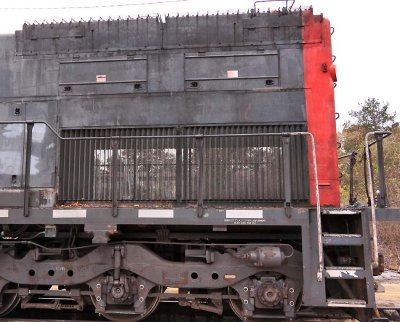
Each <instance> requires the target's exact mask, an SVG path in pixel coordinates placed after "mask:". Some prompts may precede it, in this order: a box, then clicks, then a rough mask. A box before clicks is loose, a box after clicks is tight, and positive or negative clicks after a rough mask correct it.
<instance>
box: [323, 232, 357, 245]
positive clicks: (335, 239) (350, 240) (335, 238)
mask: <svg viewBox="0 0 400 322" xmlns="http://www.w3.org/2000/svg"><path fill="white" fill-rule="evenodd" d="M322 243H323V244H324V245H327V246H361V245H363V244H364V240H363V237H362V235H360V234H330V233H323V234H322Z"/></svg>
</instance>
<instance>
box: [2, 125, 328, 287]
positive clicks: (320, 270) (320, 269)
mask: <svg viewBox="0 0 400 322" xmlns="http://www.w3.org/2000/svg"><path fill="white" fill-rule="evenodd" d="M35 123H36V124H44V125H46V126H47V127H48V128H49V129H50V131H51V132H53V134H54V135H55V136H56V137H57V138H58V139H60V140H61V141H71V140H98V139H157V138H197V139H202V138H214V137H251V136H308V137H309V138H310V142H311V152H312V163H313V172H314V180H315V198H316V210H317V230H318V231H317V233H318V273H317V279H318V281H322V273H323V269H324V257H323V248H322V224H321V202H320V193H319V182H318V169H317V154H316V147H315V140H314V136H313V134H312V133H310V132H280V133H237V134H190V135H150V136H137V135H135V136H108V137H105V136H96V137H68V138H67V137H62V136H61V135H60V134H59V133H58V132H57V130H55V129H54V128H53V127H52V126H51V125H50V124H48V123H47V122H45V121H32V120H29V121H0V124H35ZM26 157H27V156H26Z"/></svg>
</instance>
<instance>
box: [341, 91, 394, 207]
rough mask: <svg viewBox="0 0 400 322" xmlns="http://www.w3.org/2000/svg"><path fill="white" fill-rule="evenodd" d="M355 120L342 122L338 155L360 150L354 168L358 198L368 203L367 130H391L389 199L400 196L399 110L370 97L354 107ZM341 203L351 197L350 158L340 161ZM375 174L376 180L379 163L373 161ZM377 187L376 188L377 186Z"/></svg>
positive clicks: (387, 150)
mask: <svg viewBox="0 0 400 322" xmlns="http://www.w3.org/2000/svg"><path fill="white" fill-rule="evenodd" d="M349 115H350V116H351V117H352V119H351V120H350V121H348V122H346V123H345V124H343V131H342V132H341V133H338V139H339V142H340V143H341V149H340V151H339V155H348V154H351V153H353V152H356V153H357V163H356V165H355V167H354V193H355V196H356V198H357V200H358V201H360V202H363V203H366V201H367V196H366V192H365V182H364V167H363V158H364V137H365V134H366V133H367V132H371V131H377V130H390V131H392V132H393V135H392V136H391V137H389V138H387V139H385V140H384V153H385V167H386V168H385V170H386V171H385V172H386V178H387V190H388V197H389V201H392V202H397V200H399V199H400V197H399V196H400V195H399V192H400V173H399V171H400V170H399V164H400V143H399V142H400V139H399V138H400V131H399V127H398V125H399V124H398V123H397V122H396V112H391V111H390V105H389V103H382V102H381V101H380V100H378V99H376V98H368V99H366V100H365V101H364V102H363V103H359V104H358V109H355V110H351V111H350V112H349ZM371 154H372V161H374V160H376V157H375V155H376V146H373V147H372V148H371ZM339 167H340V173H341V175H342V178H341V193H342V202H343V204H346V203H347V202H348V200H349V190H350V189H349V159H342V160H341V162H340V165H339ZM373 171H374V176H375V177H376V180H375V182H377V176H376V175H377V165H376V162H373ZM389 173H390V174H391V175H390V176H388V174H389ZM375 190H376V189H375ZM398 206H400V204H399V205H398Z"/></svg>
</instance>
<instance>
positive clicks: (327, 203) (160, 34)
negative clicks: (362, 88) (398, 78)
mask: <svg viewBox="0 0 400 322" xmlns="http://www.w3.org/2000/svg"><path fill="white" fill-rule="evenodd" d="M331 31H332V29H331V27H330V23H329V20H327V19H326V18H324V17H323V16H322V15H315V14H314V13H313V10H312V9H311V8H310V9H307V10H300V9H299V10H290V9H288V8H284V9H282V10H278V11H268V12H259V11H256V10H251V11H250V12H248V13H239V12H238V13H233V14H232V13H230V14H229V13H228V14H213V15H211V14H207V15H191V16H189V15H187V16H186V15H185V16H174V17H170V16H166V17H160V16H157V17H150V16H148V17H138V18H135V19H132V18H128V19H118V20H98V21H94V20H90V21H79V22H76V21H71V22H65V21H63V22H59V23H56V22H52V23H42V24H24V25H23V28H22V30H19V31H16V32H15V35H5V36H1V37H0V48H1V51H0V70H1V73H0V84H1V86H0V97H1V99H0V109H1V113H0V118H1V120H0V121H1V122H0V148H1V150H0V186H1V188H0V224H1V240H0V246H1V253H0V285H1V287H0V292H1V293H0V294H1V296H0V303H1V305H0V315H1V316H6V315H11V316H13V314H15V313H16V312H17V311H18V312H26V311H29V312H30V311H36V312H38V311H39V310H37V309H41V310H40V311H39V312H44V311H43V310H60V311H62V312H66V311H73V312H76V313H75V315H74V316H75V317H78V318H79V317H80V316H81V315H80V314H82V316H83V314H84V313H83V312H85V311H86V310H91V312H92V313H93V315H95V314H96V316H100V317H99V318H101V319H107V320H111V321H124V322H125V321H126V322H128V321H141V320H144V319H146V318H148V317H149V319H150V316H151V314H152V313H153V312H157V306H158V305H159V304H160V305H165V306H168V305H175V306H177V305H178V306H179V307H182V308H185V309H186V311H187V312H198V314H201V312H206V313H207V315H208V316H228V315H229V314H231V313H232V312H233V315H234V316H235V317H236V318H235V319H237V320H242V321H249V322H250V321H251V322H257V321H268V320H271V321H275V320H287V321H294V320H295V319H297V318H299V317H302V316H304V315H305V314H306V313H307V312H308V313H309V312H312V311H315V312H318V310H319V311H320V312H331V311H332V312H333V310H336V309H344V310H346V311H347V312H349V313H350V314H351V315H353V316H355V317H356V318H358V319H359V320H360V321H367V320H368V319H370V318H371V316H372V312H373V309H374V308H375V298H374V283H373V273H374V271H376V270H377V268H379V261H378V260H377V258H378V257H377V248H376V247H375V246H376V245H375V241H376V228H375V221H374V220H375V215H376V214H375V212H376V210H375V207H374V204H373V202H374V200H372V205H371V207H370V208H363V209H358V208H355V207H353V208H340V195H339V173H338V156H337V142H336V125H335V118H336V115H335V107H334V85H335V82H336V73H335V67H334V65H333V63H332V47H331ZM371 135H375V136H376V137H378V138H380V139H381V138H382V136H384V135H385V134H384V133H383V134H382V133H373V134H371ZM380 139H379V140H377V141H378V143H380V142H381V140H380ZM371 191H372V189H371ZM372 199H374V198H372ZM370 215H371V216H372V219H373V220H372V235H371V233H370V226H369V225H370V223H371V221H370ZM371 238H372V239H373V241H374V243H373V244H372V245H371ZM174 303H175V304H174ZM178 306H177V307H178ZM229 307H230V308H229ZM35 309H36V310H35ZM80 312H82V313H80ZM229 312H231V313H229ZM171 314H173V313H171ZM190 314H196V313H190Z"/></svg>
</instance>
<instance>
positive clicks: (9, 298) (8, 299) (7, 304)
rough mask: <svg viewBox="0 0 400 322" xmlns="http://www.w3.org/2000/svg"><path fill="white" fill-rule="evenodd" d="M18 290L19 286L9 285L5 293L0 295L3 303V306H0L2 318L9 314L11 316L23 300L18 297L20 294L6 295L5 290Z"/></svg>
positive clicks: (5, 288)
mask: <svg viewBox="0 0 400 322" xmlns="http://www.w3.org/2000/svg"><path fill="white" fill-rule="evenodd" d="M17 288H18V284H13V283H9V284H7V285H6V286H5V287H4V289H3V293H2V294H1V295H0V300H1V303H2V305H1V306H0V316H6V315H7V314H9V313H10V312H11V311H12V310H14V309H15V307H16V306H17V305H18V304H19V301H20V300H21V298H20V297H19V296H18V293H12V294H7V293H4V290H11V289H17Z"/></svg>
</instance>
